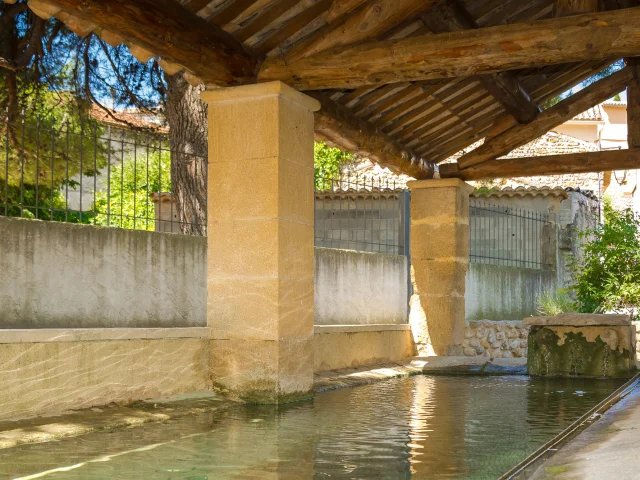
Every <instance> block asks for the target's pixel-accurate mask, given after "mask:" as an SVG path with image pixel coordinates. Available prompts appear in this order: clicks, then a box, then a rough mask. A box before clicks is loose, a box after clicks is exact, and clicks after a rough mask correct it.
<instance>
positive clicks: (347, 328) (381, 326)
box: [313, 323, 411, 334]
mask: <svg viewBox="0 0 640 480" xmlns="http://www.w3.org/2000/svg"><path fill="white" fill-rule="evenodd" d="M405 330H411V326H410V325H409V324H408V323H400V324H391V323H376V324H371V325H315V326H314V327H313V333H315V334H319V333H360V332H390V331H405Z"/></svg>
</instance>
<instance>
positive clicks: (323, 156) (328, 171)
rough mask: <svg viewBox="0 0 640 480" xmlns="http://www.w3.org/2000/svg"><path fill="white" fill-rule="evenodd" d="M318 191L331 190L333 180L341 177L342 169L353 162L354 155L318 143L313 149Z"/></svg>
mask: <svg viewBox="0 0 640 480" xmlns="http://www.w3.org/2000/svg"><path fill="white" fill-rule="evenodd" d="M313 153H314V159H313V164H314V171H315V179H316V189H318V190H327V189H329V188H331V179H334V178H338V177H339V176H340V169H341V167H343V166H344V165H346V164H348V163H351V162H353V160H354V158H355V157H354V155H352V154H350V153H345V152H343V151H342V150H339V149H337V148H332V147H329V146H327V144H326V143H324V142H316V143H315V145H314V149H313Z"/></svg>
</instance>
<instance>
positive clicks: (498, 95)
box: [421, 0, 540, 123]
mask: <svg viewBox="0 0 640 480" xmlns="http://www.w3.org/2000/svg"><path fill="white" fill-rule="evenodd" d="M421 18H422V21H423V23H424V24H425V25H426V26H427V27H429V29H430V30H431V31H432V32H433V33H446V32H456V31H459V30H473V29H476V28H478V25H477V24H476V22H475V21H474V19H473V18H472V17H471V16H470V15H469V13H468V12H467V11H466V10H465V8H464V6H463V5H461V4H460V2H459V1H458V0H451V1H448V2H440V3H439V4H438V5H436V6H435V7H434V8H433V9H432V10H431V11H429V12H428V13H424V14H422V15H421ZM476 79H477V80H478V81H479V82H480V83H481V84H482V85H483V86H484V88H486V89H487V91H488V92H489V93H490V94H491V95H492V96H493V97H494V98H495V99H496V100H498V101H499V102H500V103H501V104H502V106H503V107H504V108H505V110H506V111H507V112H509V114H511V115H512V116H513V117H514V118H515V119H516V120H517V121H518V122H520V123H529V122H531V121H532V120H533V119H534V118H536V116H537V115H538V113H540V109H539V108H538V105H536V104H535V102H534V101H533V100H531V97H530V96H529V94H528V93H527V92H526V91H525V89H524V88H523V87H522V85H521V84H520V82H519V81H518V78H517V77H516V76H515V75H514V74H513V73H512V72H500V73H493V74H489V75H478V76H477V77H476Z"/></svg>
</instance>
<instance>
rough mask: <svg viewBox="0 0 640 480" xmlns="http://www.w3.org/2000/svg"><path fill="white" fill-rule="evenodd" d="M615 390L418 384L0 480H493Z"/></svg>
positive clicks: (204, 421) (333, 396)
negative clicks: (426, 479) (31, 479)
mask: <svg viewBox="0 0 640 480" xmlns="http://www.w3.org/2000/svg"><path fill="white" fill-rule="evenodd" d="M619 384H621V382H620V381H594V380H569V379H565V380H560V379H530V378H528V377H426V376H419V377H414V378H411V379H398V380H391V381H387V382H383V383H379V384H375V385H369V386H364V387H358V388H353V389H343V390H338V391H334V392H328V393H324V394H320V395H318V396H317V397H316V399H315V401H314V402H313V403H306V404H296V405H287V406H284V407H280V408H272V407H241V408H235V409H232V410H228V411H226V412H221V413H218V414H206V415H205V414H203V415H199V416H194V417H187V418H183V419H181V420H177V421H171V422H167V423H164V424H157V425H149V426H146V427H137V428H131V429H125V430H118V431H114V432H102V433H95V434H90V435H86V436H84V437H80V438H77V439H68V440H64V441H60V442H56V443H50V444H46V445H30V446H23V447H19V448H14V449H10V450H4V451H2V450H0V478H18V477H23V478H46V479H49V478H51V479H56V480H57V479H86V478H92V479H114V478H118V479H119V478H126V479H129V478H141V479H189V480H203V479H254V478H255V479H305V478H317V479H325V478H331V479H335V478H349V479H360V478H362V479H370V478H374V479H405V478H473V479H476V478H477V479H481V478H496V477H497V476H499V475H500V474H501V473H503V472H504V471H506V470H508V469H509V468H510V467H511V466H512V465H514V464H515V463H517V462H519V461H520V460H522V459H523V458H524V457H525V456H526V455H528V454H529V453H530V452H532V451H533V450H535V449H536V448H537V447H538V446H540V445H542V444H543V443H545V442H546V441H548V440H549V439H550V438H551V437H553V436H554V435H555V434H556V433H558V432H559V431H561V430H562V429H563V428H565V427H566V426H568V425H569V424H570V423H571V422H573V421H574V420H575V419H576V418H578V417H579V416H580V415H582V414H583V413H585V412H586V411H587V410H588V409H589V408H591V407H592V406H593V405H595V404H596V403H598V402H599V401H600V400H601V399H603V398H604V397H605V396H606V395H607V394H608V393H610V392H611V391H612V390H613V389H615V388H616V387H617V386H618V385H619Z"/></svg>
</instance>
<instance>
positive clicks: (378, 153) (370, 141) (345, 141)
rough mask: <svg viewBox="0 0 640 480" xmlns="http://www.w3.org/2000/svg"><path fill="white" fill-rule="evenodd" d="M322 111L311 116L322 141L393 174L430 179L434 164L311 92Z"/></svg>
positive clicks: (323, 96) (328, 99) (347, 111)
mask: <svg viewBox="0 0 640 480" xmlns="http://www.w3.org/2000/svg"><path fill="white" fill-rule="evenodd" d="M310 95H311V96H312V97H314V98H315V99H317V100H318V101H319V102H320V104H321V105H322V108H321V109H320V111H319V112H316V114H315V121H316V123H315V130H316V134H318V135H320V137H322V139H323V140H327V141H329V142H330V143H332V144H334V145H336V146H338V147H340V148H342V149H344V150H346V151H349V152H352V153H357V154H360V155H364V156H367V157H369V158H370V159H371V160H373V161H374V162H376V163H378V164H380V165H382V166H383V167H388V168H389V169H390V170H392V171H394V172H396V173H406V174H407V175H409V176H411V177H414V178H418V179H425V178H433V173H434V165H433V163H430V162H428V161H426V160H424V159H423V158H421V157H420V156H418V155H416V154H415V153H414V152H413V151H412V150H410V149H408V148H405V147H403V146H402V145H400V144H399V143H398V142H396V141H395V140H393V139H392V138H391V137H389V136H388V135H386V134H384V133H383V132H382V131H380V130H379V129H378V128H376V126H375V125H373V124H372V123H370V122H367V121H366V120H362V119H361V118H359V117H357V116H355V115H354V114H353V113H352V112H351V111H350V110H349V109H348V108H347V107H344V106H343V105H340V104H338V103H336V102H334V101H333V100H331V99H330V98H328V97H327V96H326V95H323V94H321V93H316V92H312V93H310Z"/></svg>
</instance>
